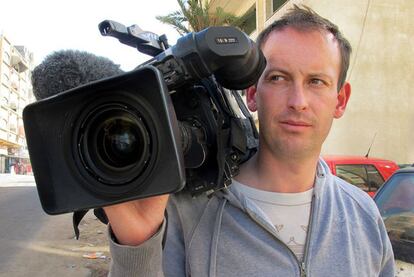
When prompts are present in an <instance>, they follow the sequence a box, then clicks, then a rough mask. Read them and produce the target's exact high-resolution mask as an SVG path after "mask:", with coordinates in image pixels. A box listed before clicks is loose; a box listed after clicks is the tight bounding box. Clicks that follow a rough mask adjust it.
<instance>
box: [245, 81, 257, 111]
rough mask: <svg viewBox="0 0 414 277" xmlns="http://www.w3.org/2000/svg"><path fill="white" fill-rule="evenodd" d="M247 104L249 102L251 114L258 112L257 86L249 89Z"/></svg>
mask: <svg viewBox="0 0 414 277" xmlns="http://www.w3.org/2000/svg"><path fill="white" fill-rule="evenodd" d="M246 102H247V107H248V108H249V110H250V111H251V112H255V111H257V103H256V86H251V87H249V88H248V89H247V92H246Z"/></svg>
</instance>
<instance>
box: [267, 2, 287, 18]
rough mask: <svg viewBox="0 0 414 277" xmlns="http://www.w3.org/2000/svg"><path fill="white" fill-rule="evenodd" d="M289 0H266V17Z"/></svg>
mask: <svg viewBox="0 0 414 277" xmlns="http://www.w3.org/2000/svg"><path fill="white" fill-rule="evenodd" d="M287 1H288V0H266V18H267V19H269V18H270V17H271V16H272V15H273V14H274V13H275V12H277V11H278V10H279V9H280V8H281V7H282V6H283V5H284V4H285V3H286V2H287Z"/></svg>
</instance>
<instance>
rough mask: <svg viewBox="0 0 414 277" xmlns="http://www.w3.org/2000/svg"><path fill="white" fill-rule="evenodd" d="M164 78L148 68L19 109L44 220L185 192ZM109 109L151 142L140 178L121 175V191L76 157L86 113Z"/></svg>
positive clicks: (88, 85)
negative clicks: (125, 114)
mask: <svg viewBox="0 0 414 277" xmlns="http://www.w3.org/2000/svg"><path fill="white" fill-rule="evenodd" d="M163 78H164V77H163V76H162V74H161V72H160V71H159V70H158V69H157V68H155V67H153V66H150V65H148V66H144V67H142V68H140V69H137V70H134V71H131V72H128V73H125V74H122V75H119V76H116V77H111V78H107V79H105V80H101V81H97V82H92V83H89V84H87V85H84V86H81V87H78V88H75V89H72V90H69V91H67V92H65V93H62V94H58V95H56V96H53V97H50V98H47V99H45V100H42V101H38V102H35V103H33V104H30V105H28V106H27V107H26V108H25V109H24V113H23V119H24V127H25V131H26V136H27V143H28V148H29V152H30V157H31V163H32V167H33V171H34V177H35V181H36V185H37V189H38V193H39V198H40V200H41V204H42V207H43V209H44V210H45V211H46V212H47V213H48V214H61V213H66V212H71V211H74V210H81V209H89V208H94V207H100V206H104V205H110V204H115V203H118V202H123V201H127V200H132V199H136V198H144V197H147V196H153V195H159V194H165V193H173V192H176V191H179V190H181V189H182V188H183V187H184V184H185V171H184V163H183V154H182V150H181V144H180V135H179V133H178V127H177V124H178V123H177V119H176V116H175V112H174V108H173V104H172V102H171V97H170V95H169V92H168V89H167V88H166V87H165V82H164V79H163ZM142 80H145V82H143V81H142ZM114 103H115V104H116V105H119V106H123V107H124V108H125V109H128V110H130V111H132V112H133V113H137V114H138V117H139V118H141V119H142V120H143V121H144V122H145V125H146V127H147V129H148V134H149V136H150V139H151V141H152V143H151V145H149V146H148V147H149V148H150V149H149V151H150V154H151V155H149V156H150V157H149V159H148V161H147V162H146V163H145V165H144V168H143V169H142V168H141V173H140V174H139V176H138V175H137V174H133V171H134V170H135V171H136V169H134V168H131V169H129V170H127V171H126V172H120V174H119V178H129V179H128V180H127V179H125V180H123V181H122V184H121V185H119V184H116V182H115V183H113V184H111V182H110V181H109V182H108V181H104V182H102V180H99V177H98V178H96V177H95V176H93V174H91V172H90V170H89V169H88V166H86V165H87V163H86V164H85V161H84V159H85V157H82V156H81V155H79V149H80V148H81V145H79V144H80V138H79V136H80V134H79V130H81V129H82V126H81V125H82V124H83V121H84V120H85V118H86V117H87V114H85V111H91V110H94V108H95V107H99V106H103V105H107V104H108V105H114ZM137 108H139V110H138V109H137ZM45 124H47V126H45ZM166 176H168V177H166ZM115 177H116V176H115Z"/></svg>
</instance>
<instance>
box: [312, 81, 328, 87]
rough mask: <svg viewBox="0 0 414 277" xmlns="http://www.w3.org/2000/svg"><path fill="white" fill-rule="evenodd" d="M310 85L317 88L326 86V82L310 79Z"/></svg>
mask: <svg viewBox="0 0 414 277" xmlns="http://www.w3.org/2000/svg"><path fill="white" fill-rule="evenodd" d="M310 83H311V84H312V85H317V86H322V85H325V84H326V82H325V81H323V80H321V79H311V81H310Z"/></svg>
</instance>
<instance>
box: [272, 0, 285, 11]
mask: <svg viewBox="0 0 414 277" xmlns="http://www.w3.org/2000/svg"><path fill="white" fill-rule="evenodd" d="M286 2H287V0H272V12H273V13H275V12H276V11H277V10H278V9H279V8H280V7H281V6H283V4H285V3H286Z"/></svg>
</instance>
